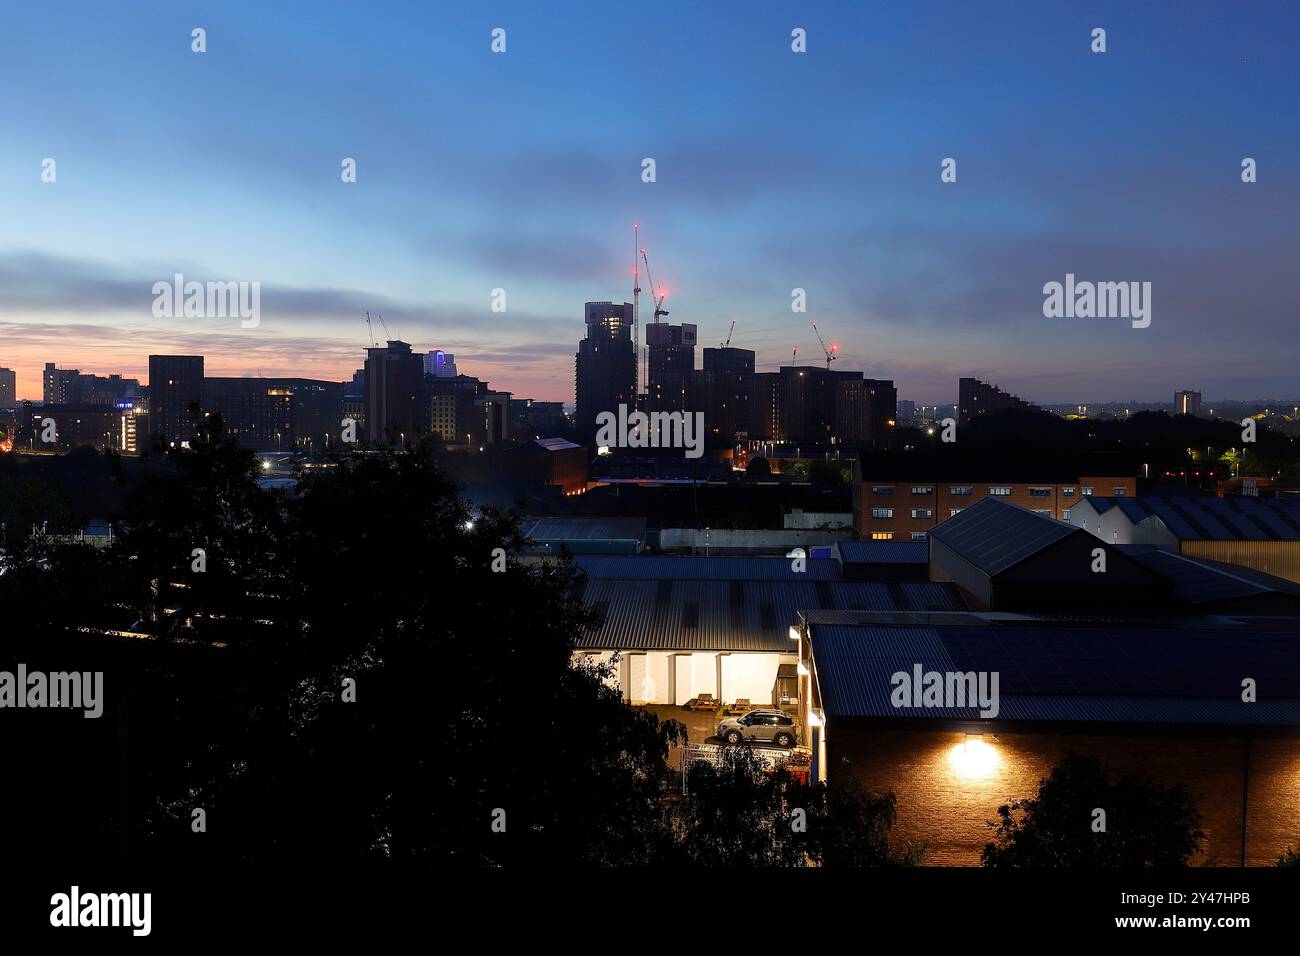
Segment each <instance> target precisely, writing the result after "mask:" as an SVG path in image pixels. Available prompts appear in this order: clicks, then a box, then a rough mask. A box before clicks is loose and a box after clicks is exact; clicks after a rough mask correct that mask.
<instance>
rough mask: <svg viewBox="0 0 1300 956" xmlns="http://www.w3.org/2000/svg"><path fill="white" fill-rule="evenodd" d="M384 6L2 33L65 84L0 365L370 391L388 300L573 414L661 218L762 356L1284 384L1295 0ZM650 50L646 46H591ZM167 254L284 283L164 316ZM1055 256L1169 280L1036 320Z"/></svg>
mask: <svg viewBox="0 0 1300 956" xmlns="http://www.w3.org/2000/svg"><path fill="white" fill-rule="evenodd" d="M56 8H57V5H56ZM68 9H69V11H72V10H73V9H74V8H72V7H70V6H69V8H68ZM395 9H396V12H394V13H392V14H391V15H390V16H389V17H387V18H385V19H384V22H383V23H380V24H375V23H371V22H369V21H367V20H366V19H364V18H363V17H361V16H360V15H358V16H355V17H353V16H349V15H348V13H347V12H345V11H320V10H316V9H315V8H308V7H306V6H289V7H285V8H283V9H280V10H277V11H274V12H271V13H266V12H264V11H260V10H259V11H258V14H259V15H258V18H257V20H256V27H255V28H254V27H253V26H252V25H251V24H252V23H253V20H252V19H251V17H250V16H249V12H250V11H251V10H253V8H252V7H251V6H248V5H240V4H236V5H232V6H230V7H227V8H225V9H223V10H221V11H211V12H208V11H204V12H203V13H202V14H199V15H197V19H196V15H194V14H191V13H185V12H175V11H172V10H169V9H167V8H165V7H162V6H147V7H144V8H141V9H137V10H132V11H129V12H125V13H124V12H121V11H95V10H90V11H87V10H82V9H79V8H76V9H75V16H76V17H77V18H78V20H79V21H80V22H81V23H82V25H83V26H84V27H85V29H80V30H78V31H76V32H75V33H74V34H73V35H68V34H66V33H65V32H63V31H60V30H59V29H58V26H57V24H58V21H59V18H58V17H50V16H49V15H48V13H49V10H48V9H45V8H43V9H42V11H41V12H39V13H38V12H36V11H16V12H15V13H14V14H13V15H12V16H13V18H14V20H15V21H16V22H15V25H14V26H15V28H14V29H13V30H12V31H10V32H9V33H8V36H9V37H20V38H21V40H22V42H21V45H20V44H17V43H15V42H14V41H13V40H0V52H3V53H4V55H5V57H6V61H7V62H9V63H11V64H13V67H14V69H16V70H18V71H20V72H26V73H29V74H31V75H35V76H39V77H40V82H39V83H36V84H33V86H32V88H31V89H30V90H29V91H28V95H26V96H24V97H21V98H11V99H10V101H8V102H6V103H5V104H3V105H2V106H0V117H2V118H3V120H4V122H5V125H6V128H7V129H8V130H10V131H11V135H10V136H8V137H6V140H5V142H4V143H3V144H0V195H3V197H4V199H3V202H4V215H3V217H0V342H2V343H3V344H0V366H6V367H9V368H14V369H16V370H17V372H18V398H20V399H28V398H30V399H38V398H39V397H40V382H41V377H40V369H41V368H42V367H43V366H44V363H45V362H56V363H58V364H59V365H60V366H61V367H70V368H80V369H81V370H82V371H85V372H93V373H97V374H109V373H113V372H119V373H121V374H123V375H125V376H131V377H139V378H141V379H142V380H143V379H144V378H146V377H147V362H148V355H149V354H151V353H153V354H203V355H205V356H206V358H207V367H208V369H209V370H210V374H214V375H227V376H236V377H238V376H256V375H258V374H259V373H260V374H262V375H265V376H268V377H273V376H284V375H299V376H303V377H311V378H323V379H329V380H334V381H345V380H347V379H349V378H350V377H351V375H352V372H353V371H354V370H355V369H356V368H357V367H359V366H360V364H361V362H362V360H363V356H364V349H365V347H366V346H367V345H368V344H369V342H368V337H367V332H366V328H365V320H364V313H365V312H366V311H367V310H368V311H370V312H371V313H372V315H383V316H384V324H385V325H386V326H387V329H388V332H389V333H391V334H381V333H382V327H381V326H380V324H379V323H378V322H376V324H375V328H376V333H377V334H376V338H380V337H382V338H389V337H391V338H395V339H396V338H400V339H402V340H404V341H407V342H410V343H411V344H412V345H413V346H414V347H415V349H416V350H417V351H428V350H431V349H433V348H443V349H446V350H447V351H449V352H453V353H455V354H456V355H457V359H458V362H460V364H461V366H462V368H463V369H464V370H466V371H467V372H469V373H470V374H473V375H477V376H479V377H481V378H483V379H485V380H490V381H492V382H493V384H494V386H495V387H497V388H500V389H502V390H509V391H511V392H513V393H515V394H516V395H528V396H530V397H533V398H536V399H538V400H542V401H563V402H565V403H566V404H571V403H572V402H573V399H574V395H573V377H574V367H573V362H574V352H575V351H576V347H577V343H578V341H579V339H580V338H581V337H582V333H583V320H582V305H583V303H584V302H587V301H599V300H611V301H625V300H630V298H631V280H632V276H631V271H632V263H631V261H629V260H630V259H631V257H632V255H633V242H632V236H631V226H632V223H633V222H639V223H640V224H641V226H642V245H644V246H646V247H647V248H648V249H649V252H650V257H651V262H652V264H653V267H654V270H655V278H656V280H659V283H660V284H662V285H663V286H665V287H666V288H667V290H668V305H667V307H668V308H669V309H670V310H672V316H671V318H670V321H672V322H674V323H678V322H687V323H692V324H695V325H697V326H698V328H699V336H700V342H701V345H705V346H712V345H715V344H717V343H718V342H719V341H720V340H721V339H723V338H724V337H725V336H726V334H727V330H728V326H729V324H730V322H731V320H732V319H735V320H736V330H735V334H734V337H733V339H732V344H733V345H735V346H738V347H741V348H747V349H753V350H755V351H756V352H757V353H758V363H757V367H758V369H759V370H762V371H768V370H772V369H775V368H776V367H778V366H780V365H783V364H789V358H790V348H791V346H792V345H795V344H797V345H798V346H799V354H800V363H805V362H806V363H807V364H809V365H817V364H820V353H819V352H818V350H817V344H816V340H815V338H814V337H813V334H812V332H811V330H810V329H809V327H808V322H809V321H810V320H814V319H815V320H816V321H817V322H818V325H819V327H820V328H821V329H822V330H823V332H824V333H825V334H826V336H827V338H828V340H834V341H836V342H837V343H838V344H839V356H840V363H839V366H838V367H840V368H845V369H862V370H863V371H864V372H865V373H866V374H867V375H868V376H874V377H882V378H890V379H893V380H895V381H896V382H897V384H898V390H899V394H900V395H901V396H903V397H905V398H907V399H910V400H913V401H916V402H917V403H927V404H929V403H936V402H952V401H954V400H955V398H956V395H955V386H956V380H957V379H958V378H960V377H962V376H973V377H977V378H980V379H982V380H985V381H990V382H995V383H997V384H999V385H1001V386H1002V387H1003V388H1005V389H1007V390H1008V391H1011V392H1014V393H1015V394H1018V395H1021V396H1023V397H1025V398H1027V399H1029V400H1031V401H1034V402H1036V403H1039V404H1057V403H1067V402H1100V401H1106V400H1114V401H1125V400H1130V399H1133V400H1137V401H1161V402H1168V401H1169V397H1170V396H1171V394H1172V393H1173V391H1174V390H1176V389H1186V388H1192V389H1197V390H1199V391H1201V392H1202V394H1203V395H1204V396H1205V400H1206V402H1212V401H1219V400H1223V399H1232V398H1236V399H1242V400H1245V399H1251V398H1266V397H1278V398H1289V397H1293V396H1292V395H1291V392H1293V391H1294V385H1293V383H1294V381H1295V378H1294V369H1293V366H1294V349H1293V348H1292V349H1288V348H1286V347H1285V346H1286V345H1287V344H1289V343H1290V342H1293V341H1294V332H1293V328H1294V306H1293V305H1292V298H1293V295H1292V293H1291V291H1290V290H1289V288H1288V287H1287V282H1286V280H1287V277H1288V274H1289V270H1288V263H1290V262H1292V261H1294V260H1295V258H1296V254H1297V252H1300V247H1298V240H1297V237H1296V235H1295V233H1294V228H1293V223H1292V221H1291V220H1292V217H1291V215H1290V214H1289V210H1292V209H1294V208H1296V202H1295V200H1296V199H1297V198H1300V197H1298V196H1297V192H1298V190H1297V186H1296V185H1295V184H1296V182H1297V176H1296V173H1297V172H1300V170H1298V169H1297V166H1298V165H1300V160H1298V159H1297V157H1300V149H1297V146H1300V135H1298V134H1297V131H1296V130H1295V129H1294V128H1293V127H1291V126H1287V125H1286V124H1278V123H1277V122H1276V117H1278V116H1281V115H1289V114H1292V113H1294V112H1295V107H1296V106H1297V105H1298V104H1297V99H1298V98H1300V96H1298V94H1297V93H1296V92H1295V88H1294V84H1293V83H1290V82H1289V81H1290V80H1291V79H1293V66H1292V61H1291V59H1290V56H1291V54H1290V51H1289V50H1288V46H1289V43H1288V39H1287V37H1285V36H1284V35H1282V32H1281V31H1276V30H1275V29H1274V28H1273V27H1271V26H1270V23H1271V22H1273V18H1272V17H1263V16H1261V17H1260V18H1259V19H1258V20H1247V19H1244V18H1234V17H1232V16H1231V15H1230V14H1229V13H1224V12H1222V11H1221V10H1219V9H1217V8H1215V7H1212V6H1210V5H1208V4H1202V5H1189V6H1186V7H1180V17H1179V19H1177V20H1175V21H1168V22H1167V21H1165V20H1164V19H1162V17H1161V13H1160V12H1159V11H1143V10H1126V9H1124V8H1123V7H1122V6H1120V5H1116V4H1109V5H1101V6H1099V7H1097V8H1096V9H1090V10H1088V11H1086V12H1078V13H1076V12H1071V11H1050V10H1030V11H1024V10H1014V11H1012V10H1003V9H993V10H982V9H981V10H973V9H972V10H967V9H963V8H961V7H960V6H957V5H951V6H942V7H941V8H940V10H941V12H942V15H938V16H935V15H926V14H924V13H922V12H919V11H918V12H909V11H889V10H877V11H865V10H858V9H852V8H844V7H832V8H829V9H825V10H818V11H813V12H806V11H798V12H797V13H796V12H782V11H774V10H756V11H749V12H747V15H746V17H745V19H744V21H743V22H738V21H736V20H734V19H732V18H731V17H730V16H729V15H728V13H727V12H726V11H725V10H713V11H697V10H694V9H692V8H689V7H687V6H686V5H684V4H674V3H667V4H662V5H658V6H657V7H656V8H655V9H654V10H652V11H647V13H646V17H645V18H644V19H643V20H641V21H640V22H639V23H638V24H637V25H636V26H635V27H634V28H632V29H629V25H628V24H627V23H626V22H625V18H624V17H623V16H621V15H620V14H619V13H617V12H616V11H606V10H601V9H593V10H590V11H588V12H587V14H585V15H584V17H583V19H582V21H581V22H559V21H557V20H555V19H553V18H550V17H548V16H547V15H546V14H544V13H541V12H536V11H530V10H528V9H526V8H524V7H520V6H506V7H503V8H501V9H500V10H498V11H495V12H493V14H492V15H491V17H490V18H489V17H488V16H485V15H479V14H477V13H472V12H457V11H451V12H440V13H439V14H438V16H437V17H436V18H434V17H432V16H431V15H430V14H428V13H427V12H425V11H421V10H420V8H419V7H418V5H406V6H399V7H397V8H395ZM308 11H310V16H308ZM1273 14H1274V16H1277V15H1281V16H1283V17H1286V16H1295V14H1294V11H1290V10H1288V8H1287V7H1286V6H1285V5H1275V6H1273ZM191 21H193V22H191ZM1096 25H1103V26H1104V27H1105V28H1106V29H1107V31H1108V36H1109V48H1108V50H1107V52H1106V53H1105V54H1104V55H1097V54H1093V53H1092V52H1091V51H1090V50H1089V46H1088V36H1089V32H1090V30H1091V29H1092V27H1094V26H1096ZM195 26H202V27H203V28H204V29H206V30H207V37H208V40H207V43H208V50H207V52H206V53H204V54H202V55H196V54H195V53H193V52H191V49H190V31H191V29H193V28H194V27H195ZM498 26H499V27H502V28H504V29H506V30H507V35H508V48H507V52H505V53H504V54H499V55H494V54H492V53H491V51H490V49H489V43H490V36H489V34H490V31H491V30H492V29H493V28H495V27H498ZM794 27H800V28H803V29H806V31H807V37H808V52H807V53H805V54H802V55H796V54H794V53H792V51H791V49H790V30H791V29H792V28H794ZM629 36H630V39H629ZM883 36H889V37H890V38H891V39H890V42H889V43H883V42H879V38H880V37H883ZM475 37H479V38H481V42H475V41H474V39H473V38H475ZM647 42H649V43H651V45H652V46H653V48H654V51H655V58H654V61H653V66H649V67H648V66H645V65H641V63H640V58H639V57H638V56H637V55H636V54H635V53H629V54H627V55H625V56H623V57H617V56H608V57H607V58H605V59H600V58H598V57H595V55H596V54H602V53H606V54H607V53H610V52H614V51H617V49H618V45H619V44H620V43H629V44H630V48H631V49H632V50H636V49H645V48H646V43H647ZM575 49H576V50H578V51H585V52H587V53H589V54H592V56H573V55H564V53H565V51H569V52H570V53H572V51H574V50H575ZM161 51H169V52H161ZM286 51H287V52H286ZM593 63H599V64H600V65H601V66H600V67H596V66H593ZM50 64H57V65H56V66H51V65H50ZM1210 66H1212V67H1213V69H1209V68H1208V67H1210ZM597 69H600V71H601V73H602V76H603V75H604V74H605V72H607V71H608V70H615V71H621V75H620V76H619V77H618V79H617V81H611V82H597V83H593V82H591V74H592V71H593V70H597ZM1066 107H1069V109H1066V111H1065V112H1064V113H1063V112H1062V110H1063V109H1064V108H1066ZM162 142H166V143H169V144H171V146H172V147H173V148H171V149H160V148H159V146H160V144H161V143H162ZM1117 144H1119V145H1118V146H1117ZM47 157H48V158H53V159H55V160H56V161H57V164H58V165H57V170H58V176H57V180H56V181H55V182H52V183H50V182H42V180H41V171H42V166H41V164H42V161H43V160H44V159H45V158H47ZM645 157H652V158H654V159H655V160H656V166H657V180H656V182H654V183H643V182H642V181H641V170H642V166H641V164H642V160H643V158H645ZM946 157H955V158H956V160H957V163H958V167H957V168H958V178H957V182H955V183H941V182H940V177H939V173H940V162H941V160H943V159H944V158H946ZM1243 157H1252V158H1254V159H1255V160H1257V162H1258V164H1259V181H1258V182H1255V183H1250V184H1246V183H1243V182H1242V181H1241V178H1240V163H1241V160H1242V158H1243ZM345 158H355V159H356V161H357V182H356V183H343V182H341V181H340V176H339V168H340V162H341V161H342V160H343V159H345ZM234 209H238V210H239V213H238V215H235V214H232V213H231V210H234ZM106 250H111V251H106ZM177 273H182V274H184V275H185V276H186V277H187V278H193V279H196V280H200V281H210V280H211V281H248V282H260V283H261V287H262V321H261V323H260V325H259V326H258V327H257V328H249V329H244V328H241V327H240V323H239V322H238V321H237V320H220V319H180V318H176V319H158V318H155V317H154V316H153V314H152V313H151V310H150V306H151V303H152V301H153V295H152V293H151V288H152V286H153V284H154V283H156V282H158V281H170V280H171V278H172V276H173V275H174V274H177ZM1067 274H1073V275H1078V276H1079V277H1080V278H1086V279H1089V280H1096V281H1104V280H1114V281H1144V282H1146V281H1149V282H1151V283H1152V288H1153V290H1154V291H1153V300H1152V301H1153V316H1154V318H1153V322H1152V324H1151V326H1150V327H1149V328H1146V329H1134V328H1131V327H1130V326H1129V323H1127V322H1112V321H1109V320H1100V319H1091V320H1082V319H1064V318H1062V319H1048V318H1045V317H1044V315H1043V312H1042V293H1041V289H1042V286H1043V284H1044V283H1047V282H1052V281H1060V280H1062V279H1063V278H1064V277H1065V276H1066V275H1067ZM644 285H645V283H644V281H643V286H644ZM498 288H499V289H504V290H505V291H506V294H507V297H508V305H507V311H506V312H504V313H496V312H493V311H492V309H491V301H492V293H493V290H495V289H498ZM794 288H802V289H805V290H806V292H807V298H808V311H807V312H806V313H792V312H791V310H790V293H791V290H792V289H794ZM648 312H649V309H647V308H643V309H642V321H643V324H644V322H645V319H646V317H647V314H648Z"/></svg>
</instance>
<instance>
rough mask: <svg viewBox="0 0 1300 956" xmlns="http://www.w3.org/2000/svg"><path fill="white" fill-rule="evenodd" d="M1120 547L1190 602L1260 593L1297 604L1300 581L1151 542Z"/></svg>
mask: <svg viewBox="0 0 1300 956" xmlns="http://www.w3.org/2000/svg"><path fill="white" fill-rule="evenodd" d="M1118 547H1119V550H1121V551H1123V552H1124V553H1125V554H1127V555H1128V556H1129V557H1131V558H1133V559H1134V560H1136V561H1138V562H1139V563H1140V564H1142V565H1143V566H1144V567H1146V568H1148V569H1150V570H1152V571H1154V572H1155V573H1156V574H1158V575H1160V576H1161V577H1162V578H1164V579H1165V580H1166V581H1169V582H1171V583H1172V584H1173V586H1174V595H1175V596H1176V597H1177V598H1179V599H1180V600H1182V601H1186V602H1187V603H1189V604H1211V603H1214V602H1216V601H1225V600H1231V599H1233V598H1244V597H1253V596H1256V595H1263V594H1286V595H1291V596H1293V597H1295V598H1296V599H1297V604H1298V606H1300V585H1297V584H1293V583H1292V582H1290V581H1286V580H1283V579H1282V578H1276V577H1273V576H1272V575H1271V574H1265V573H1264V572H1262V571H1256V570H1254V569H1253V568H1245V567H1240V566H1238V565H1234V564H1223V563H1222V562H1219V561H1209V560H1206V559H1204V558H1193V557H1189V556H1188V555H1185V554H1178V553H1176V552H1174V551H1165V550H1162V549H1160V548H1157V547H1156V546H1155V545H1150V544H1122V545H1118Z"/></svg>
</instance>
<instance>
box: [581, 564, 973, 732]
mask: <svg viewBox="0 0 1300 956" xmlns="http://www.w3.org/2000/svg"><path fill="white" fill-rule="evenodd" d="M574 563H575V564H576V565H577V566H578V567H579V568H580V569H581V570H582V571H583V572H584V573H585V575H586V580H585V581H584V582H583V583H582V584H581V585H580V587H581V598H582V600H583V601H584V602H585V603H586V604H587V605H589V606H591V607H593V608H595V609H596V610H597V612H598V613H599V616H600V620H601V623H600V624H599V626H597V627H596V628H595V629H593V630H592V631H590V632H588V633H585V634H582V635H579V636H578V638H577V639H576V641H575V652H574V653H575V657H576V658H577V659H579V660H590V661H596V662H606V661H610V660H611V659H614V658H615V655H617V668H616V669H617V673H616V675H615V678H614V680H615V682H616V683H617V685H618V687H619V688H620V689H621V690H622V692H623V696H624V698H625V699H626V700H628V701H629V702H631V703H633V704H678V705H680V704H685V703H686V702H687V701H688V700H690V699H691V698H692V697H697V696H699V695H700V694H706V693H707V694H712V695H713V696H714V697H715V698H716V699H717V700H719V701H722V702H724V703H732V702H734V701H736V700H740V699H748V700H749V701H750V702H751V703H753V704H754V705H756V706H765V705H772V704H779V703H780V700H781V698H782V696H785V697H788V696H789V693H788V691H786V692H784V693H783V691H782V688H781V683H780V682H781V681H782V680H784V681H785V682H786V683H788V682H789V679H790V676H789V675H790V673H791V671H790V668H791V667H793V666H794V665H795V664H797V662H798V657H797V645H796V643H795V642H794V640H792V638H791V629H792V627H793V626H794V625H795V624H796V623H797V621H798V620H799V615H800V612H802V611H804V610H806V609H810V608H811V609H822V608H824V609H832V608H838V609H849V608H855V609H874V610H878V611H887V612H896V611H914V612H927V611H955V610H961V609H963V608H965V604H964V603H963V602H962V599H961V597H960V595H959V594H958V592H957V589H956V588H955V587H954V586H953V585H951V584H931V583H929V582H926V581H902V582H900V581H888V582H866V581H844V580H842V579H841V576H840V570H839V564H838V562H836V561H835V560H833V559H828V558H827V559H807V560H806V562H805V564H806V568H805V569H804V570H796V568H797V567H798V563H797V562H795V561H793V560H790V559H786V558H753V557H648V556H640V557H620V556H596V555H592V556H586V557H578V558H575V559H574ZM783 667H784V668H785V669H784V670H782V668H783Z"/></svg>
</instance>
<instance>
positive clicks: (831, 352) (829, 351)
mask: <svg viewBox="0 0 1300 956" xmlns="http://www.w3.org/2000/svg"><path fill="white" fill-rule="evenodd" d="M811 325H812V330H813V331H814V332H816V333H817V341H818V343H820V344H821V347H822V351H823V352H825V353H826V367H827V368H828V369H829V368H830V367H831V362H834V361H835V360H836V359H837V358H839V356H838V355H836V354H835V350H836V349H838V348H839V346H838V345H836V344H835V343H834V342H832V343H831V347H830V348H827V347H826V343H825V342H824V341H822V334H821V333H820V332H818V331H817V323H816V322H813V323H811Z"/></svg>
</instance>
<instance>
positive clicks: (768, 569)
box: [574, 555, 840, 581]
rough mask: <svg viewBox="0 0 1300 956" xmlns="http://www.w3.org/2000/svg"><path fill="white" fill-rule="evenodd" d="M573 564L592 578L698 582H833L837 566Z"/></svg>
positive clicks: (780, 561)
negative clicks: (797, 567) (799, 567)
mask: <svg viewBox="0 0 1300 956" xmlns="http://www.w3.org/2000/svg"><path fill="white" fill-rule="evenodd" d="M574 564H576V565H577V566H578V567H580V568H582V570H583V571H585V572H587V575H588V576H589V577H593V578H618V579H620V580H630V579H636V578H647V579H652V580H664V579H672V580H683V581H684V580H698V581H836V580H838V579H839V576H840V569H839V563H838V562H836V561H834V560H832V559H830V558H808V559H806V567H805V570H803V571H795V570H794V568H793V564H794V562H793V559H791V558H752V557H707V558H706V557H693V556H692V557H688V556H684V555H667V556H660V555H628V556H626V557H620V556H618V555H583V556H581V557H577V558H574Z"/></svg>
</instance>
